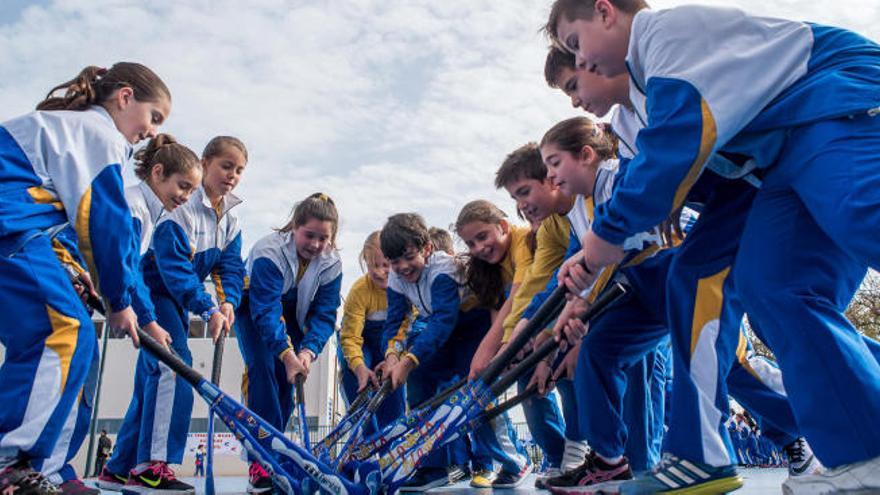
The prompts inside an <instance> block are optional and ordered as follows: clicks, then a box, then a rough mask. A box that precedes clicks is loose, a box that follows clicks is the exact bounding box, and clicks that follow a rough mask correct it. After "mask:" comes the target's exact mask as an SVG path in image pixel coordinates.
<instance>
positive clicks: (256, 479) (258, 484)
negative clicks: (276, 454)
mask: <svg viewBox="0 0 880 495" xmlns="http://www.w3.org/2000/svg"><path fill="white" fill-rule="evenodd" d="M271 491H272V477H271V476H269V472H268V471H266V469H265V468H264V467H263V465H262V464H260V463H259V462H252V463H251V465H250V467H249V468H248V486H247V492H248V493H266V492H271Z"/></svg>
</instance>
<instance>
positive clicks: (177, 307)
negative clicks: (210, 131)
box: [109, 136, 247, 494]
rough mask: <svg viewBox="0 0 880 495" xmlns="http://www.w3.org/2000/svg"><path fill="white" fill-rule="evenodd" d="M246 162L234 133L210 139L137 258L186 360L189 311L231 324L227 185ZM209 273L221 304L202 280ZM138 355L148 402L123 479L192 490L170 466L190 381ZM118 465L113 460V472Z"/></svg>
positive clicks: (237, 286)
mask: <svg viewBox="0 0 880 495" xmlns="http://www.w3.org/2000/svg"><path fill="white" fill-rule="evenodd" d="M246 165H247V150H246V148H245V146H244V144H243V143H242V142H241V141H240V140H238V139H236V138H233V137H228V136H220V137H215V138H214V139H212V140H211V141H210V142H209V143H208V145H207V146H206V147H205V150H204V152H203V153H202V187H201V188H199V189H197V190H196V191H195V192H194V193H193V195H192V198H191V200H190V201H187V202H186V204H184V205H183V206H181V207H179V208H177V209H176V210H174V211H173V212H172V213H170V214H168V215H166V216H164V218H161V219H159V222H158V225H157V227H156V230H155V233H154V234H153V244H152V246H151V247H150V249H149V250H148V251H147V255H146V256H145V257H144V260H143V262H142V266H143V270H144V279H145V281H146V284H147V286H148V287H149V289H150V296H151V299H152V301H153V305H154V306H155V310H156V321H157V323H159V324H160V325H161V326H162V327H163V328H165V329H166V330H167V331H168V332H169V333H170V334H171V339H172V344H171V347H172V348H173V349H174V351H175V352H177V354H178V355H180V357H181V358H182V359H183V360H184V361H185V362H186V363H187V364H191V362H192V355H191V354H190V351H189V346H188V345H187V337H188V336H189V313H190V312H192V313H194V314H196V315H200V316H201V317H202V319H203V320H204V321H205V322H207V325H208V330H209V331H210V332H211V336H212V337H213V338H214V339H215V340H216V339H217V337H218V336H219V335H220V332H222V331H226V330H228V329H229V325H231V323H232V321H233V318H234V316H233V313H234V309H235V307H236V306H237V305H238V302H239V299H240V296H241V288H242V285H243V279H244V263H243V262H242V260H241V232H240V229H239V226H238V219H237V218H236V217H235V216H234V215H232V213H231V212H230V210H231V209H232V208H234V207H235V206H237V205H239V204H240V203H241V200H240V199H238V198H237V197H236V196H234V195H233V194H232V190H233V189H234V188H235V186H237V185H238V182H239V180H240V179H241V174H242V173H243V172H244V169H245V166H246ZM209 274H210V275H211V277H212V279H213V282H214V286H215V288H216V291H217V302H218V303H219V307H218V306H217V305H215V303H214V301H213V299H212V298H211V295H210V294H208V293H207V292H206V291H205V286H204V284H203V282H202V281H203V280H204V279H205V277H207V276H208V275H209ZM141 359H142V360H143V361H145V363H144V371H145V374H146V377H145V380H144V387H143V392H142V394H143V398H142V401H143V404H146V405H147V409H146V410H145V411H144V414H143V416H142V418H141V421H140V425H141V428H140V438H139V439H138V443H137V445H138V447H137V456H136V463H137V465H136V466H135V468H134V469H132V470H131V472H130V475H129V479H128V482H127V484H128V485H133V486H134V487H144V486H146V487H147V488H148V489H150V490H151V491H161V492H163V493H166V492H167V493H172V494H177V493H193V488H192V487H191V486H190V485H188V484H186V483H183V482H181V481H179V480H177V478H176V477H175V475H174V472H173V471H172V470H171V469H170V468H169V467H168V464H180V463H181V462H182V460H183V452H184V448H185V446H186V434H187V431H188V429H189V422H190V416H191V414H192V400H193V395H192V388H191V387H190V386H189V384H188V383H186V381H185V380H183V379H181V378H178V377H177V376H176V375H175V374H174V373H173V372H172V371H171V369H169V368H168V367H166V366H164V365H161V364H159V363H158V362H156V360H155V359H154V358H153V357H151V356H149V355H147V354H144V355H142V358H141ZM120 450H121V449H120ZM120 464H121V463H120ZM117 466H118V465H117V464H116V463H114V462H112V461H111V463H110V464H109V467H110V469H111V472H115V471H112V470H113V469H114V468H117ZM121 467H124V466H119V468H121Z"/></svg>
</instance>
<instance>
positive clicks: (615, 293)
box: [491, 282, 627, 397]
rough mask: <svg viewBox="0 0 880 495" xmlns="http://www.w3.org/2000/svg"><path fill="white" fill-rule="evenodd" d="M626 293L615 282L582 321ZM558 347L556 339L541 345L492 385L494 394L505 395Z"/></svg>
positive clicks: (595, 315) (593, 316) (598, 313)
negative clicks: (520, 378)
mask: <svg viewBox="0 0 880 495" xmlns="http://www.w3.org/2000/svg"><path fill="white" fill-rule="evenodd" d="M626 292H627V290H626V288H625V287H624V286H623V285H622V284H621V283H620V282H614V283H613V284H611V286H609V287H608V288H607V289H606V290H605V291H603V292H602V295H600V296H599V298H598V299H597V300H596V302H595V303H593V305H592V306H590V308H589V309H587V312H586V313H584V315H583V316H581V321H583V322H588V321H590V320H592V319H593V318H595V317H597V316H598V315H600V314H601V313H602V312H603V311H605V310H606V309H608V307H609V306H611V305H612V304H614V303H615V302H616V301H617V300H618V299H620V298H621V297H623V295H624V294H626ZM558 347H559V342H558V341H556V339H550V340H548V341H546V342H544V343H543V344H541V346H540V347H538V348H537V349H535V350H534V351H532V353H531V354H529V355H528V356H526V358H525V359H523V360H522V361H520V362H519V364H517V365H516V366H515V367H514V368H513V369H511V370H510V371H508V372H507V373H505V374H504V375H503V376H502V377H501V378H499V379H498V381H497V382H495V383H494V384H492V388H491V390H492V394H493V395H494V396H496V397H497V396H498V395H499V394H502V393H504V391H505V390H507V388H508V387H510V386H511V385H512V384H513V383H514V382H516V381H517V380H518V379H519V377H520V376H522V375H524V374H526V373H528V372H529V371H531V369H532V368H534V367H535V366H536V365H537V364H538V362H540V361H541V360H542V359H544V358H546V357H547V356H549V355H550V354H551V353H553V351H555V350H556V349H557V348H558Z"/></svg>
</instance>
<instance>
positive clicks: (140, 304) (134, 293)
mask: <svg viewBox="0 0 880 495" xmlns="http://www.w3.org/2000/svg"><path fill="white" fill-rule="evenodd" d="M132 231H133V232H134V234H135V237H134V244H133V245H132V249H131V253H130V257H129V265H130V266H131V272H132V274H133V275H134V282H135V283H134V285H133V286H132V290H131V305H132V308H133V309H134V312H135V314H137V319H138V325H140V326H141V328H143V327H145V326H147V325H149V324H150V323H153V322H154V321H156V309H155V308H154V307H153V300H152V298H150V291H149V289H148V288H147V285H146V284H145V283H144V275H143V272H142V271H141V269H140V262H141V256H140V249H141V248H140V242H139V241H140V239H141V234H142V224H141V221H140V219H138V218H137V216H134V217H133V218H132Z"/></svg>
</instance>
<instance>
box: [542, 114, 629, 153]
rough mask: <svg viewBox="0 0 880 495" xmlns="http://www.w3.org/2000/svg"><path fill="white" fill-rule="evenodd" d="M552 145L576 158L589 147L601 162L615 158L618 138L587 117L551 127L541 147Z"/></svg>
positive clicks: (566, 120) (565, 121)
mask: <svg viewBox="0 0 880 495" xmlns="http://www.w3.org/2000/svg"><path fill="white" fill-rule="evenodd" d="M551 143H552V144H553V145H554V146H556V147H557V148H559V149H560V150H562V151H567V152H569V153H571V154H572V155H574V156H580V155H581V150H582V149H583V148H584V146H589V147H591V148H593V150H595V151H596V154H597V155H598V157H599V159H600V160H609V159H611V158H614V156H615V155H616V153H617V136H615V135H614V133H613V132H610V131H607V130H605V129H604V126H601V125H599V124H596V123H595V122H593V121H592V120H590V119H588V118H587V117H572V118H570V119H565V120H563V121H562V122H559V123H557V124H556V125H554V126H553V127H551V128H550V130H549V131H547V132H546V133H545V134H544V137H543V138H541V146H542V147H543V146H546V145H547V144H551Z"/></svg>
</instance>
